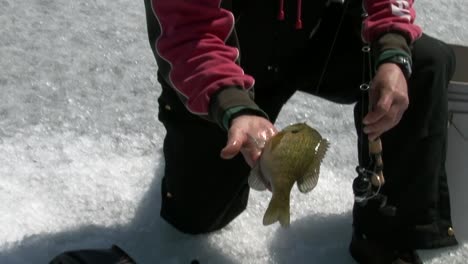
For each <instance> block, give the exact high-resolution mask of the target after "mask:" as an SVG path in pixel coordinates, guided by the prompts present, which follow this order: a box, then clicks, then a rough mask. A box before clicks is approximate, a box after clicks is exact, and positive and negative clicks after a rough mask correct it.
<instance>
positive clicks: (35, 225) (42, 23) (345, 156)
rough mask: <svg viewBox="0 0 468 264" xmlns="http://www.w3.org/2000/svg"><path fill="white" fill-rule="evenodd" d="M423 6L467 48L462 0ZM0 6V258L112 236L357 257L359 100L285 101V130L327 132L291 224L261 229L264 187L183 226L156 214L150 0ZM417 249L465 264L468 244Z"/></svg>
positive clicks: (268, 254) (209, 252)
mask: <svg viewBox="0 0 468 264" xmlns="http://www.w3.org/2000/svg"><path fill="white" fill-rule="evenodd" d="M416 6H417V8H418V11H419V12H418V14H419V15H418V20H417V21H418V22H419V23H420V24H421V25H422V26H423V28H424V30H425V31H426V32H427V33H429V34H431V35H434V36H436V37H438V38H441V39H443V40H445V41H448V42H452V43H457V44H463V45H468V16H467V15H466V14H468V2H467V0H443V1H442V0H419V1H417V4H416ZM0 7H1V8H0V25H1V29H0V32H1V35H0V66H1V68H0V98H1V100H0V201H1V203H0V263H2V264H3V263H5V264H10V263H11V264H23V263H26V264H30V263H47V262H48V261H49V260H50V259H51V258H52V257H53V256H55V255H57V254H59V253H61V252H63V251H65V250H73V249H83V248H108V247H109V246H110V245H111V244H113V243H115V244H118V245H120V246H121V247H122V248H124V249H125V250H126V251H128V252H129V253H130V255H131V256H133V257H134V258H135V259H136V260H137V262H138V263H190V261H191V260H192V259H198V260H199V261H200V263H354V262H353V260H352V259H351V257H350V256H349V254H348V251H347V246H348V243H349V238H350V233H351V213H350V212H351V211H350V210H351V207H352V201H353V196H352V192H351V182H352V180H353V178H354V177H355V172H354V168H355V165H356V164H357V158H356V143H355V142H356V135H355V132H354V125H353V121H352V106H350V105H335V104H332V103H330V102H327V101H323V100H321V99H317V98H314V97H312V96H309V95H306V94H299V93H298V94H296V95H294V96H293V98H291V100H290V101H289V102H288V104H287V105H286V106H285V107H284V110H283V111H282V113H281V115H280V118H279V120H278V122H277V124H276V125H277V126H278V127H279V128H281V127H284V126H285V125H287V124H290V123H293V122H296V121H300V122H303V121H307V122H308V123H309V124H313V126H315V127H316V128H317V129H318V130H319V131H321V132H322V134H323V135H324V136H325V137H327V138H328V139H329V140H330V142H331V147H330V150H329V153H328V154H327V156H326V158H325V160H324V163H323V165H322V173H321V178H320V181H319V184H318V187H317V188H316V189H315V190H314V191H313V192H311V193H310V194H308V195H302V194H299V192H298V191H297V190H296V189H294V191H293V193H292V204H291V212H292V224H291V227H290V229H288V230H283V229H281V228H280V227H279V226H278V225H273V226H269V227H264V226H262V225H261V219H262V216H263V213H264V210H265V209H266V206H267V203H268V201H269V198H270V195H269V193H268V192H255V191H253V192H252V195H251V197H250V200H249V206H248V209H247V210H246V211H245V213H243V214H242V215H241V216H240V217H238V218H237V219H236V220H235V221H233V222H232V223H231V224H230V225H229V226H228V227H226V228H225V229H223V230H222V231H219V232H215V233H213V234H210V235H202V236H195V237H191V236H186V235H182V234H180V233H177V232H176V231H174V229H172V227H170V226H169V225H167V224H166V223H165V222H163V221H162V220H161V219H160V218H159V208H160V194H159V188H160V177H161V175H162V169H163V167H164V163H163V160H162V150H161V148H162V142H163V138H164V133H165V130H164V128H163V127H162V125H161V124H160V123H159V122H158V121H157V114H158V112H157V96H158V94H159V92H160V86H159V84H158V83H157V80H156V70H157V68H156V64H155V61H154V58H153V55H152V53H151V50H150V47H149V44H148V41H147V35H146V24H145V16H144V6H143V1H134V0H114V1H110V0H90V1H64V0H30V1H13V0H0ZM325 108H326V109H327V111H321V110H322V109H325ZM317 113H320V114H317ZM462 228H464V229H466V227H462ZM462 242H463V241H462ZM421 254H422V256H423V258H424V260H425V261H426V262H425V263H433V264H435V263H466V262H467V260H466V259H467V258H468V243H466V242H464V243H461V245H459V246H457V247H453V248H449V249H443V250H435V251H423V252H421Z"/></svg>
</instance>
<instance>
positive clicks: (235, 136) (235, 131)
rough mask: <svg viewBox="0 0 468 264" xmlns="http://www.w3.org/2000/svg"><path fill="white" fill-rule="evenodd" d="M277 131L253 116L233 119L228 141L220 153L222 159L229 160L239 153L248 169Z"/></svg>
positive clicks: (261, 119) (269, 123)
mask: <svg viewBox="0 0 468 264" xmlns="http://www.w3.org/2000/svg"><path fill="white" fill-rule="evenodd" d="M277 132H278V131H277V130H276V128H275V127H274V126H273V124H271V122H270V121H268V120H267V119H265V118H263V117H260V116H254V115H241V116H238V117H236V118H234V119H233V120H232V122H231V127H230V128H229V132H228V133H229V134H228V141H227V144H226V146H225V147H224V148H223V150H222V151H221V157H222V158H223V159H231V158H233V157H234V156H236V155H237V154H239V152H241V153H242V155H243V156H244V159H245V161H246V162H247V164H249V166H250V167H254V165H255V163H256V161H257V159H258V158H259V157H260V155H261V154H262V150H263V147H264V145H265V142H266V141H267V140H268V139H269V138H271V137H272V136H273V135H275V134H276V133H277Z"/></svg>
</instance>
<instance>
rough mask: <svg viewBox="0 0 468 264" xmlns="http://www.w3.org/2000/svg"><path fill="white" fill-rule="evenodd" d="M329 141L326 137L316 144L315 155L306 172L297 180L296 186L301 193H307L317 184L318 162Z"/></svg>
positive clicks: (323, 155)
mask: <svg viewBox="0 0 468 264" xmlns="http://www.w3.org/2000/svg"><path fill="white" fill-rule="evenodd" d="M328 146H329V143H328V141H327V140H326V139H322V140H321V141H320V143H319V144H318V145H317V150H316V152H315V157H314V160H313V161H312V163H311V164H310V166H309V168H308V169H307V171H306V173H305V174H304V175H303V176H302V177H301V178H299V179H298V180H297V188H298V189H299V191H300V192H302V193H307V192H310V191H312V190H313V189H314V188H315V186H317V183H318V179H319V174H320V164H322V160H323V158H324V157H325V153H326V152H327V149H328Z"/></svg>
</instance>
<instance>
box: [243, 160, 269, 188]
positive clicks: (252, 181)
mask: <svg viewBox="0 0 468 264" xmlns="http://www.w3.org/2000/svg"><path fill="white" fill-rule="evenodd" d="M261 173H262V172H261V171H260V168H259V166H258V163H257V165H256V166H255V167H253V168H252V170H251V171H250V175H249V179H248V183H249V186H250V188H252V189H254V190H257V191H265V190H266V189H267V187H266V185H265V183H264V182H263V180H262V176H261V175H262V174H261Z"/></svg>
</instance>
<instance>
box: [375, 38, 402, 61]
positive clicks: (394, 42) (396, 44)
mask: <svg viewBox="0 0 468 264" xmlns="http://www.w3.org/2000/svg"><path fill="white" fill-rule="evenodd" d="M372 51H373V52H372V53H373V54H372V55H373V58H374V61H375V62H377V61H378V60H379V58H380V57H381V55H382V53H384V52H387V54H388V52H389V51H392V52H394V53H399V55H404V56H407V57H408V58H409V59H411V48H410V46H409V44H408V41H407V40H406V38H405V37H404V36H403V35H402V34H399V33H395V32H389V33H386V34H384V35H382V36H381V37H380V38H378V39H377V41H375V42H374V43H372Z"/></svg>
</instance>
